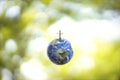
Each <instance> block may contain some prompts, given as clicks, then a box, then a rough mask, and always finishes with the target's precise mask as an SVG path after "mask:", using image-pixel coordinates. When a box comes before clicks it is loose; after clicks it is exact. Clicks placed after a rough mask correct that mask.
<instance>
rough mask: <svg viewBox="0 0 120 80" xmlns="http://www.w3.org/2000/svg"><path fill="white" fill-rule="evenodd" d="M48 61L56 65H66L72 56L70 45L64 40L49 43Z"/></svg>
mask: <svg viewBox="0 0 120 80" xmlns="http://www.w3.org/2000/svg"><path fill="white" fill-rule="evenodd" d="M47 55H48V57H49V59H50V60H51V61H52V62H53V63H55V64H58V65H62V64H66V63H67V62H69V61H70V60H71V58H72V56H73V49H72V47H71V44H70V42H69V41H68V40H66V39H55V40H53V41H51V42H50V44H49V46H48V48H47Z"/></svg>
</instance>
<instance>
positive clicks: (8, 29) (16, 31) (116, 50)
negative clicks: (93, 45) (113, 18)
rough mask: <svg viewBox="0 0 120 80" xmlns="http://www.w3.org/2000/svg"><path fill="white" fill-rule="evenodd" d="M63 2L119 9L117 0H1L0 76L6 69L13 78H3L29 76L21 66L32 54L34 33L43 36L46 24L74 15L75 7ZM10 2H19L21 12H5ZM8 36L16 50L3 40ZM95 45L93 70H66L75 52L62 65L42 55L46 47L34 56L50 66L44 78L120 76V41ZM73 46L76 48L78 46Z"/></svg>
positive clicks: (111, 79) (106, 79)
mask: <svg viewBox="0 0 120 80" xmlns="http://www.w3.org/2000/svg"><path fill="white" fill-rule="evenodd" d="M65 2H68V3H76V4H82V5H87V6H95V7H96V8H98V11H99V10H104V9H113V10H118V11H119V10H120V0H0V80H5V79H3V77H4V75H5V74H4V72H5V71H6V70H7V72H5V73H8V74H7V75H8V76H10V74H12V79H6V80H27V79H28V78H26V76H24V75H23V74H22V73H21V72H20V66H21V64H22V63H24V61H28V60H29V59H31V57H33V55H31V54H29V55H28V54H27V52H26V49H27V47H28V43H29V41H30V40H31V39H32V38H33V36H34V37H37V36H39V37H46V32H47V29H48V28H49V26H50V25H51V24H53V23H54V22H56V21H57V20H59V19H60V18H61V17H62V16H66V15H67V16H70V17H72V18H74V19H75V18H77V17H76V15H77V13H76V12H74V10H70V9H69V7H65V6H63V4H64V3H65ZM13 6H19V8H20V12H19V13H18V14H15V15H16V16H14V15H11V14H10V15H11V16H13V17H10V15H9V16H7V12H8V10H9V9H10V8H12V7H13ZM51 10H53V12H52V11H51ZM13 12H14V11H13ZM83 18H84V17H83ZM80 19H81V18H80ZM28 27H30V29H28ZM34 30H40V32H41V33H40V35H37V34H36V33H34ZM10 39H12V40H14V42H16V45H17V50H15V51H11V52H10V51H9V50H8V51H7V48H6V45H7V43H6V42H7V41H8V40H10ZM47 39H48V40H47V41H49V40H50V37H48V36H47ZM98 45H99V49H98V51H97V52H96V54H95V55H94V56H93V57H94V59H95V61H96V63H97V64H96V65H97V66H95V68H93V69H92V70H87V71H86V70H85V71H84V70H83V71H82V72H73V73H71V72H69V71H68V69H69V68H71V65H73V66H74V64H73V61H74V60H76V58H79V57H78V55H77V54H75V57H74V58H73V61H71V62H70V63H68V64H67V65H64V66H61V67H60V66H56V65H52V66H51V63H50V62H49V61H48V59H45V58H46V57H41V56H43V55H44V54H45V51H44V50H45V49H44V50H43V51H41V53H42V54H36V56H37V57H36V56H35V58H36V59H38V60H39V61H40V62H41V63H42V64H43V66H44V67H45V68H46V69H47V70H49V71H46V72H48V75H49V76H48V79H47V80H120V41H119V40H118V41H116V42H114V43H112V44H108V45H106V46H105V45H104V44H98ZM11 47H12V46H11ZM75 50H76V51H75V52H79V49H78V48H77V49H75ZM48 66H50V67H48ZM51 68H52V69H51ZM50 69H51V70H50ZM73 71H74V69H73Z"/></svg>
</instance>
